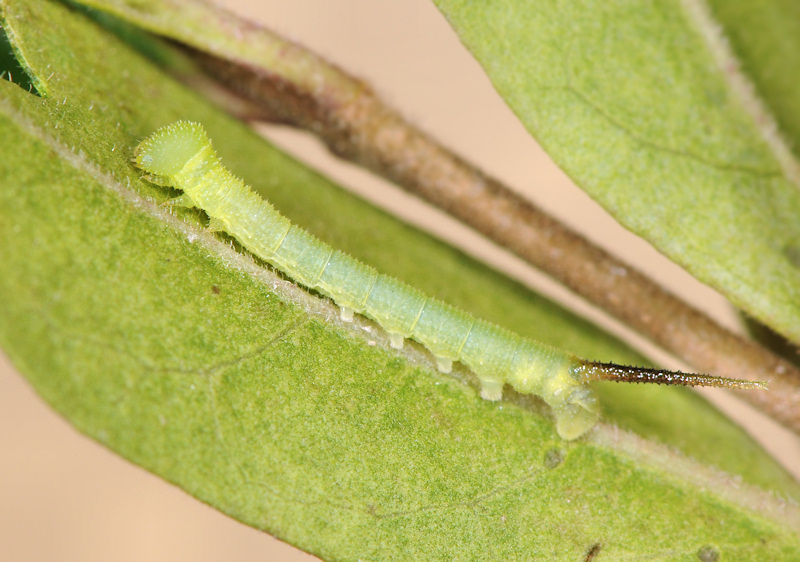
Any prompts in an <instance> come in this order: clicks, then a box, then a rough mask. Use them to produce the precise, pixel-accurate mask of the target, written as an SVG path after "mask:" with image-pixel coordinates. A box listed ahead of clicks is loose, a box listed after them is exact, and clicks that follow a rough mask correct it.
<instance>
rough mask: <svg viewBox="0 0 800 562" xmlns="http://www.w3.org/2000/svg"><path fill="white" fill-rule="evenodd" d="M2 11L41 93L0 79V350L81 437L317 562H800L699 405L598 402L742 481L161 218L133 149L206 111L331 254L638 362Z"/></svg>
mask: <svg viewBox="0 0 800 562" xmlns="http://www.w3.org/2000/svg"><path fill="white" fill-rule="evenodd" d="M2 17H3V21H2V25H3V29H5V30H8V31H9V36H11V37H13V40H14V41H15V47H16V48H17V49H18V52H20V53H22V54H24V55H25V56H24V57H22V60H23V62H24V65H26V70H27V71H28V72H29V74H30V75H31V76H35V77H37V79H38V80H40V82H41V84H42V85H43V88H42V90H41V91H42V92H44V95H45V97H44V98H37V97H35V96H33V95H31V94H29V93H28V92H27V91H25V90H22V89H21V88H19V87H18V86H17V85H15V84H11V83H9V82H5V81H0V142H2V146H3V147H4V148H5V153H4V155H5V157H4V158H2V159H0V186H2V187H0V261H1V262H2V263H3V264H4V271H3V275H0V310H2V314H0V343H1V344H2V346H3V348H4V350H5V351H6V352H7V353H8V355H9V357H10V358H11V359H12V361H13V362H14V364H15V365H16V366H17V368H18V369H19V370H20V371H21V372H22V373H24V375H25V376H26V377H27V378H28V380H30V381H31V383H32V385H33V386H34V387H35V388H36V389H37V391H38V392H39V393H40V394H41V395H42V396H43V397H44V398H45V399H46V400H47V401H48V402H50V403H51V404H52V405H53V407H54V408H56V409H57V410H58V411H59V412H61V413H62V414H63V415H64V417H65V418H66V419H68V420H69V421H70V422H71V423H72V424H74V425H75V426H76V427H77V428H79V429H80V430H81V431H83V432H85V433H86V434H87V435H90V436H92V437H93V438H95V439H96V440H98V441H99V442H101V443H104V444H105V445H106V446H108V447H109V448H111V449H113V450H115V451H117V452H118V453H119V454H121V455H123V456H124V457H126V458H128V459H130V460H131V461H132V462H135V463H137V464H139V465H141V466H143V467H145V468H147V469H148V470H151V471H152V472H154V473H156V474H159V475H160V476H162V477H163V478H165V479H167V480H169V481H171V482H174V483H175V484H177V485H179V486H181V487H182V488H183V489H185V490H186V491H187V492H189V493H191V494H193V495H194V496H196V497H198V498H199V499H201V500H203V501H205V502H207V503H209V504H211V505H213V506H214V507H216V508H217V509H219V510H221V511H223V512H225V513H227V514H229V515H231V516H232V517H235V518H237V519H239V520H240V521H243V522H245V523H248V524H250V525H252V526H254V527H257V528H259V529H263V530H265V531H268V532H270V533H272V534H274V535H276V536H278V537H280V538H282V539H283V540H286V541H289V542H291V543H292V544H295V545H297V546H299V547H301V548H303V549H305V550H308V551H309V552H313V553H315V554H318V555H320V556H323V557H326V558H337V559H356V558H392V559H395V558H413V559H421V558H425V559H430V558H447V559H453V558H456V559H463V558H493V559H498V558H500V559H502V558H516V559H519V558H530V557H536V556H538V557H551V558H559V559H560V558H573V559H574V558H581V557H583V556H585V555H586V553H587V552H589V551H590V550H591V549H592V548H593V547H594V545H596V544H598V543H600V544H602V552H603V554H604V555H606V556H608V557H609V558H620V557H622V556H645V555H647V556H651V557H652V556H656V557H675V556H689V557H691V556H695V554H696V553H697V552H698V551H700V550H701V549H707V548H711V549H712V550H713V551H714V552H720V553H728V554H729V555H730V556H731V557H736V558H747V557H749V556H751V553H752V552H756V551H757V552H758V554H759V557H760V558H764V557H766V558H780V557H786V556H793V555H794V556H796V555H797V554H798V553H800V537H798V536H797V534H796V530H795V529H796V526H797V525H798V522H800V514H799V513H798V511H797V509H796V508H795V507H792V506H790V505H787V504H785V503H783V502H782V501H780V500H777V499H775V498H774V497H772V495H771V493H765V492H762V491H760V490H758V489H756V488H754V487H753V486H752V485H753V484H758V485H761V486H763V487H767V488H770V489H772V490H779V491H780V492H782V493H784V494H790V495H793V496H794V497H800V493H798V490H797V486H796V485H795V484H794V483H793V482H792V481H791V479H790V478H789V477H788V476H787V475H786V474H785V473H784V472H783V471H782V470H781V469H780V468H778V467H777V466H776V465H775V464H774V463H773V462H772V461H770V460H769V459H768V458H767V457H766V455H764V453H763V452H762V451H760V450H759V449H758V448H757V447H756V446H755V445H754V444H753V443H752V442H751V441H750V440H749V439H748V438H747V437H746V436H744V435H743V434H742V432H741V431H739V430H738V429H736V428H734V427H732V426H731V425H730V424H729V423H728V422H726V421H725V420H723V419H722V418H721V416H720V415H719V414H717V413H716V412H715V411H713V410H711V409H710V408H709V407H708V406H707V405H706V404H705V403H704V402H703V401H702V400H700V399H698V398H696V397H694V396H693V395H691V394H690V393H686V392H676V391H664V390H662V389H652V390H646V391H644V392H642V393H637V394H635V398H634V399H633V400H632V401H633V404H631V405H630V406H626V404H628V402H630V401H631V398H630V396H631V395H632V394H627V395H626V393H633V391H635V390H642V389H640V388H636V387H631V388H625V387H622V386H618V387H613V386H610V385H608V386H607V388H608V389H609V390H603V392H604V394H606V395H607V404H608V406H607V408H608V410H610V411H614V412H616V413H617V415H618V418H617V419H619V420H624V421H625V422H626V424H627V425H629V426H631V427H637V428H639V429H640V430H641V431H642V432H644V433H648V434H650V435H655V436H658V438H659V439H662V440H664V441H666V442H670V443H673V442H677V440H672V439H673V437H674V436H672V435H671V430H672V428H675V427H678V428H683V429H681V430H680V431H677V433H678V438H677V439H678V440H682V446H683V447H684V450H685V451H688V452H690V454H691V455H693V456H694V457H695V458H698V459H702V460H704V461H706V462H708V463H710V464H714V465H716V466H718V467H721V468H723V469H725V470H728V471H730V472H735V473H738V474H741V475H742V478H743V479H744V481H745V483H740V482H738V481H736V480H734V479H732V478H730V477H727V476H725V475H723V474H721V473H719V472H717V471H716V470H714V469H710V468H706V467H704V466H702V465H700V464H699V463H697V462H696V461H693V460H690V459H688V458H686V457H684V456H683V455H681V454H680V453H677V452H674V451H672V450H670V449H668V448H666V447H664V446H662V445H658V444H655V443H649V442H645V441H641V440H638V438H636V437H634V436H632V435H630V434H627V433H625V432H619V431H617V430H615V429H614V428H611V427H607V426H605V427H601V428H599V429H598V430H597V431H595V432H594V433H593V435H592V436H591V438H590V439H589V440H585V441H580V442H577V443H565V442H563V441H561V440H559V439H558V438H557V437H556V436H555V434H554V432H553V428H552V424H551V422H550V421H549V420H548V418H547V417H546V415H542V413H543V410H542V409H541V408H540V406H539V405H537V404H536V403H534V402H532V401H526V400H516V401H515V400H509V401H506V402H503V403H501V404H495V403H489V402H486V401H484V400H481V399H480V398H479V397H478V396H477V393H476V392H475V390H474V389H473V388H471V387H470V386H468V385H467V384H464V382H462V381H460V380H456V379H453V378H448V377H444V376H441V375H438V374H437V373H436V372H435V371H434V370H433V369H432V368H431V363H430V361H429V358H428V357H427V356H426V355H425V354H424V353H422V352H421V351H420V350H419V349H415V348H413V346H409V347H410V349H409V350H408V352H406V353H403V354H401V353H398V352H396V351H393V350H391V349H390V348H389V347H388V346H387V345H385V342H384V341H383V339H382V336H381V333H380V331H379V330H378V329H377V328H376V327H375V326H374V325H371V324H369V323H366V322H365V323H361V324H356V325H355V326H354V327H347V326H343V325H341V324H340V323H338V322H337V321H336V310H335V308H334V307H333V306H332V305H330V303H327V302H326V301H324V300H323V299H320V298H318V297H317V296H314V295H310V294H308V293H307V292H305V291H303V290H302V289H300V288H298V287H296V286H294V285H292V284H291V283H290V282H288V281H286V280H283V279H281V278H280V277H279V276H277V275H275V274H273V273H271V272H270V271H269V270H268V269H267V268H265V267H263V265H260V264H255V263H253V261H252V260H251V259H250V258H248V257H247V256H245V255H243V254H242V253H240V252H239V251H238V250H237V249H236V248H235V247H234V246H233V245H232V244H231V243H230V240H226V239H225V238H224V237H219V236H216V235H214V234H212V233H208V232H206V231H204V229H203V227H202V225H203V217H202V214H201V213H197V212H194V211H185V212H181V213H180V214H179V215H178V216H173V215H171V214H170V213H169V212H168V211H167V210H166V209H165V208H164V207H163V206H160V205H159V203H161V202H163V201H165V200H166V199H167V198H168V197H169V196H170V195H171V194H168V193H165V191H164V190H162V189H159V188H156V187H154V186H152V185H150V184H148V183H147V182H144V181H142V180H141V178H140V177H139V174H138V173H137V172H136V170H134V169H133V167H132V166H131V165H130V161H129V159H130V156H131V151H132V149H133V147H134V146H135V145H136V143H137V142H138V140H140V139H141V138H142V137H143V136H145V135H146V134H149V133H150V132H152V131H153V130H154V129H155V128H157V127H158V126H160V125H163V124H165V123H168V122H171V121H174V120H176V119H178V118H188V119H194V120H197V121H201V122H203V123H204V124H205V126H206V127H207V128H208V130H209V132H210V134H211V136H212V137H213V138H214V141H215V144H216V146H217V148H218V150H219V151H220V152H221V153H222V156H223V159H224V160H225V161H226V163H227V164H228V165H230V167H231V168H232V169H234V170H236V172H237V173H238V174H240V175H241V176H243V177H244V178H245V180H246V181H248V182H249V183H251V184H253V185H255V186H256V187H257V188H258V189H259V190H261V192H262V193H264V194H265V195H266V196H268V197H269V198H270V199H271V200H272V201H273V202H274V203H275V204H276V206H277V207H278V208H280V209H281V210H282V211H284V212H285V213H286V214H287V215H288V216H290V217H291V218H292V219H293V220H295V221H297V222H298V223H300V224H302V225H304V226H306V227H308V228H310V229H312V230H313V231H314V232H316V233H317V234H319V235H320V236H321V237H323V238H325V239H326V240H328V241H329V242H331V243H332V244H334V245H336V246H338V247H342V248H345V249H347V250H348V251H350V252H352V253H353V254H355V255H356V256H358V257H360V258H361V259H364V260H366V261H369V262H370V263H372V264H373V265H375V266H376V267H379V268H380V269H382V270H383V271H387V272H390V273H392V274H394V275H397V276H398V277H402V278H403V279H405V280H407V281H410V282H413V283H414V284H416V285H417V286H420V287H422V288H424V289H425V290H426V291H427V292H429V293H431V294H435V295H438V296H441V297H443V298H446V299H448V300H450V301H451V302H453V303H455V304H459V305H462V306H464V307H465V308H468V309H469V310H471V311H472V312H475V313H478V314H481V315H484V316H486V317H489V318H491V319H493V320H496V321H499V322H501V323H503V324H505V325H507V326H509V327H511V328H513V329H516V330H518V331H519V332H520V333H524V334H525V335H528V336H533V337H539V338H540V339H543V340H546V341H549V342H551V343H556V344H560V345H562V346H563V347H565V348H568V349H572V350H576V351H578V352H581V353H583V354H587V355H592V356H596V357H601V358H609V359H612V358H615V359H618V360H624V361H629V362H630V361H638V360H640V359H639V358H638V357H637V356H636V355H635V354H633V353H632V352H630V351H629V350H626V349H625V348H624V347H623V346H621V345H620V344H618V343H617V342H615V341H614V340H612V339H611V338H609V337H608V336H604V335H602V334H601V333H599V332H598V331H597V330H595V329H594V328H592V327H591V326H589V325H588V324H586V323H584V322H582V321H580V320H578V319H575V318H574V317H572V316H571V315H569V314H567V313H565V312H564V311H562V310H560V309H558V308H557V307H555V306H553V305H552V304H549V303H547V302H545V301H543V300H541V299H539V298H537V297H535V296H534V295H532V294H531V293H530V292H528V291H526V290H525V289H523V288H522V287H520V286H519V285H517V284H515V283H512V282H510V281H508V280H506V279H504V278H502V277H501V276H499V275H497V274H496V273H493V272H491V271H489V270H487V269H486V268H484V267H482V266H480V265H478V264H476V263H475V262H473V261H472V260H470V259H469V258H466V257H465V256H463V255H462V254H460V253H458V252H456V251H454V250H452V249H449V248H447V247H445V246H443V245H442V244H441V243H438V242H436V241H434V240H432V239H430V238H429V237H427V236H425V235H423V234H421V233H419V232H416V231H414V230H413V229H410V228H409V227H407V226H404V225H402V224H399V223H397V222H396V221H394V220H392V219H391V218H389V217H387V216H386V215H384V214H383V213H381V212H378V211H376V210H374V209H372V208H371V207H369V206H367V205H365V204H364V203H361V202H359V201H357V200H355V199H353V198H352V197H351V196H349V195H347V194H345V193H344V192H342V191H340V190H339V189H338V188H336V187H335V186H333V185H331V184H330V183H329V182H327V181H326V180H324V179H323V178H321V177H319V176H318V175H316V174H314V173H313V172H311V171H309V170H308V169H306V168H304V167H303V166H301V165H299V164H297V163H296V162H294V161H293V160H291V159H289V158H287V157H286V156H284V155H283V154H281V153H279V152H277V151H276V150H274V149H273V148H271V147H269V146H268V145H267V144H266V143H264V142H263V141H262V140H261V139H259V138H258V137H256V136H255V135H254V134H252V133H251V132H250V131H249V130H248V129H246V128H244V127H243V126H241V125H240V124H238V123H236V122H234V121H232V120H231V119H229V118H228V117H226V116H224V115H221V114H219V112H218V111H217V110H215V109H214V108H212V107H211V106H209V105H208V104H207V103H206V102H205V101H204V100H202V99H199V98H198V97H197V96H196V95H194V94H193V93H192V92H190V91H188V90H186V89H185V88H184V87H182V86H180V85H178V84H177V83H175V82H173V81H172V80H171V79H169V78H167V77H165V76H163V75H162V74H161V73H160V72H159V71H158V70H157V69H154V68H153V67H152V66H151V65H150V64H149V63H148V62H147V61H145V60H144V59H142V58H141V57H140V56H138V55H136V54H135V53H133V52H131V51H130V50H129V49H128V48H126V47H125V46H123V45H122V44H120V43H119V42H118V41H117V40H116V39H115V38H114V37H113V36H111V35H110V34H108V33H106V32H104V31H102V30H100V29H98V28H97V27H96V26H95V25H93V24H92V23H91V22H88V21H87V20H86V19H85V18H83V17H82V16H81V15H79V14H76V13H74V12H71V11H70V10H68V9H66V8H64V7H63V6H61V5H58V4H52V3H48V2H44V1H43V0H26V1H25V2H12V1H7V2H5V3H4V4H3V14H2ZM12 31H13V33H12ZM97 53H102V54H103V56H97ZM368 330H369V331H368ZM461 374H462V375H464V374H465V373H464V372H463V371H462V372H461ZM610 389H620V390H621V391H622V394H620V395H619V396H620V397H622V398H621V399H620V398H614V397H612V396H611V394H612V390H610ZM645 404H646V405H647V406H645ZM640 410H647V411H648V412H649V413H650V414H651V416H650V418H649V419H641V416H640V415H639V414H638V413H637V412H639V411H640Z"/></svg>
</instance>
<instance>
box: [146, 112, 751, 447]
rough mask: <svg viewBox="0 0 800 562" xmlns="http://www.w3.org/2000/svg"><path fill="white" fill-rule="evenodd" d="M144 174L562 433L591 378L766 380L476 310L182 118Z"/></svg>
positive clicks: (586, 412)
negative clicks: (327, 239)
mask: <svg viewBox="0 0 800 562" xmlns="http://www.w3.org/2000/svg"><path fill="white" fill-rule="evenodd" d="M134 163H135V165H136V166H137V167H139V168H140V169H142V170H143V171H144V172H146V174H148V175H147V176H146V179H148V180H149V181H151V182H153V183H156V184H158V185H163V186H171V187H174V188H176V189H179V190H181V191H183V195H181V196H180V197H178V198H177V199H175V200H173V203H177V204H179V205H184V206H187V207H198V208H200V209H203V210H204V211H205V212H206V213H207V214H208V216H209V218H210V227H211V228H212V229H213V230H218V231H224V232H227V233H228V234H230V235H231V236H233V237H234V238H236V240H238V241H239V242H240V243H241V244H242V246H244V247H245V248H246V249H247V250H248V251H250V252H252V253H253V254H255V255H256V256H258V257H259V258H261V259H263V260H265V261H266V262H268V263H270V264H271V265H273V266H274V267H276V268H277V269H279V270H281V271H282V272H284V273H285V274H286V275H288V276H289V277H290V278H291V279H293V280H294V281H295V282H297V283H299V284H301V285H304V286H305V287H308V288H311V289H315V290H317V291H319V292H320V293H322V294H324V295H327V296H329V297H330V298H331V299H333V301H334V302H335V303H336V304H337V305H338V306H339V307H340V309H341V314H342V318H344V319H345V320H352V318H353V314H354V313H358V314H363V315H365V316H367V317H368V318H371V319H372V320H374V321H375V322H377V323H378V324H379V325H380V326H381V327H382V328H383V329H384V330H386V332H388V333H389V335H390V341H391V345H392V346H393V347H396V348H400V347H402V345H403V341H404V339H406V338H411V339H414V340H416V341H418V342H419V343H421V344H422V345H423V346H425V347H426V348H427V349H428V350H429V351H430V352H431V353H432V354H433V355H434V356H435V357H436V359H437V364H438V367H439V369H440V370H441V371H443V372H448V371H450V369H451V366H452V362H453V361H460V362H461V363H463V364H464V365H466V366H467V367H469V368H470V369H471V370H472V371H473V372H474V373H475V375H476V376H477V378H478V380H479V381H480V384H481V396H482V397H483V398H485V399H487V400H499V399H500V398H501V396H502V389H503V385H504V384H506V383H508V384H509V385H510V386H511V387H513V388H514V389H515V390H517V391H518V392H520V393H528V394H535V395H537V396H539V397H541V398H542V399H543V400H544V401H545V402H546V403H547V404H548V405H549V406H550V407H551V408H552V411H553V414H554V416H555V420H556V429H557V431H558V434H559V435H560V436H561V437H562V438H564V439H575V438H577V437H580V436H581V435H583V434H584V433H585V432H586V431H588V430H589V429H590V428H591V427H592V426H593V425H594V424H595V423H596V422H597V420H598V418H599V415H600V407H599V403H598V400H597V397H596V396H595V394H594V392H593V391H592V389H591V388H590V387H589V386H588V384H587V383H588V382H589V381H591V380H617V381H632V382H658V383H665V384H682V385H706V386H727V387H737V388H757V387H763V385H762V383H758V382H749V381H741V380H737V379H727V378H722V377H713V376H709V375H698V374H690V373H680V372H674V371H663V370H660V369H642V368H636V367H624V366H620V365H614V364H606V363H597V362H591V361H586V360H583V359H579V358H577V357H575V356H572V355H569V354H566V353H563V352H561V351H559V350H556V349H555V348H551V347H549V346H547V345H545V344H541V343H538V342H535V341H532V340H529V339H526V338H523V337H520V336H518V335H516V334H514V333H512V332H510V331H508V330H506V329H504V328H501V327H500V326H497V325H495V324H492V323H490V322H487V321H485V320H481V319H478V318H475V317H473V316H471V315H470V314H468V313H467V312H464V311H462V310H460V309H458V308H456V307H453V306H450V305H448V304H446V303H444V302H441V301H439V300H436V299H434V298H431V297H428V296H426V295H425V294H424V293H422V292H421V291H419V290H417V289H415V288H413V287H411V286H409V285H406V284H405V283H402V282H401V281H398V280H397V279H394V278H392V277H390V276H388V275H383V274H381V273H379V272H378V271H376V270H375V269H374V268H372V267H370V266H368V265H366V264H364V263H361V262H359V261H358V260H356V259H354V258H352V257H350V256H348V255H346V254H345V253H343V252H341V251H339V250H335V249H333V248H332V247H331V246H329V245H327V244H326V243H324V242H322V241H321V240H319V239H318V238H316V237H315V236H313V235H311V234H310V233H308V232H306V231H305V230H303V229H302V228H300V227H298V226H296V225H293V224H292V223H291V222H290V221H289V219H287V218H286V217H284V216H283V215H281V214H280V213H279V212H278V211H277V210H276V209H275V208H274V207H273V206H272V205H271V204H270V203H269V202H267V201H265V200H264V199H262V198H261V197H260V196H259V195H258V194H257V193H255V192H254V191H253V190H252V189H251V188H250V187H248V186H247V185H245V184H244V183H243V182H242V181H241V180H239V179H238V178H236V177H235V176H234V175H233V174H232V173H231V172H229V171H228V170H227V169H226V168H225V167H224V166H223V165H222V163H221V162H220V160H219V157H218V156H217V154H216V152H215V150H214V148H213V147H212V145H211V141H210V140H209V138H208V135H207V134H206V132H205V130H204V128H203V127H202V125H199V124H197V123H191V122H187V121H179V122H177V123H174V124H172V125H168V126H166V127H163V128H161V129H159V130H158V131H156V132H155V133H154V134H153V135H151V136H150V137H148V138H147V139H145V140H144V141H142V142H141V143H140V144H139V146H138V147H136V149H135V151H134Z"/></svg>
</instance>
